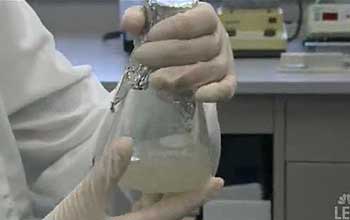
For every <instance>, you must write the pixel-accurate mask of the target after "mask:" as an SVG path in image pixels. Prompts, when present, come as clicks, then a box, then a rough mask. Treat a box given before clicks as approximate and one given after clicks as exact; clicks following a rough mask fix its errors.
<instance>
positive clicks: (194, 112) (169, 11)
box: [98, 0, 220, 193]
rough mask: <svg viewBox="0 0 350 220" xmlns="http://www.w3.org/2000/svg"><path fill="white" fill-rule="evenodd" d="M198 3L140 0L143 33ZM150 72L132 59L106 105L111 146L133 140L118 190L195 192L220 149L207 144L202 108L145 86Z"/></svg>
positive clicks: (182, 97) (190, 100) (192, 0)
mask: <svg viewBox="0 0 350 220" xmlns="http://www.w3.org/2000/svg"><path fill="white" fill-rule="evenodd" d="M197 4H198V2H197V0H145V11H146V17H147V21H146V23H147V24H146V27H147V30H148V29H149V28H151V27H152V26H153V25H154V24H156V23H157V22H159V21H160V20H162V19H164V18H167V17H169V16H172V15H175V14H177V13H179V12H184V11H186V10H188V9H191V8H193V7H196V5H197ZM147 30H146V32H147ZM142 43H143V39H142V38H141V39H140V40H138V41H137V42H135V45H136V48H137V47H138V46H139V45H141V44H142ZM151 72H152V70H151V69H149V68H148V67H146V66H144V65H142V64H139V63H138V62H137V61H136V60H134V59H133V56H131V60H130V64H129V66H128V67H127V69H126V72H125V74H124V76H123V78H122V81H121V82H120V84H119V86H118V87H117V89H116V94H115V97H114V99H113V102H112V105H111V113H110V114H112V117H113V118H114V119H113V128H112V130H111V136H110V141H112V140H113V139H115V138H117V137H122V136H128V137H132V138H133V140H134V148H133V150H134V152H133V156H132V158H131V162H130V165H129V167H128V169H127V171H126V173H125V174H124V176H123V178H122V180H121V185H123V186H126V187H128V188H130V189H133V190H140V191H142V192H144V193H174V192H185V191H191V190H194V189H197V188H198V187H199V186H200V185H201V184H204V183H206V182H207V181H208V179H209V178H210V176H211V175H214V174H215V170H216V167H217V166H218V161H219V154H220V146H213V145H211V144H210V140H209V134H208V127H207V121H206V117H205V114H204V106H203V104H201V103H196V102H195V101H194V100H193V96H192V94H180V93H176V94H175V93H171V94H170V93H168V92H164V91H158V90H155V89H153V88H152V87H149V86H148V77H149V75H150V73H151ZM98 154H100V153H98Z"/></svg>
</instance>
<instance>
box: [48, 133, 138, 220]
mask: <svg viewBox="0 0 350 220" xmlns="http://www.w3.org/2000/svg"><path fill="white" fill-rule="evenodd" d="M130 157H131V139H130V138H121V139H119V140H117V141H114V142H113V143H112V144H111V145H110V146H108V147H106V149H105V151H104V153H103V155H102V157H101V159H100V160H99V161H98V162H97V164H96V166H95V167H94V168H93V169H92V171H91V172H90V174H89V175H88V176H87V177H86V178H85V179H84V180H83V181H82V182H81V183H80V184H79V185H78V186H77V187H76V188H75V189H74V191H73V192H71V193H70V194H69V195H68V196H67V197H66V198H65V199H64V200H63V201H62V202H61V203H60V204H58V206H57V207H56V208H55V209H54V210H53V211H52V212H51V213H50V214H49V215H48V216H47V217H46V218H45V219H46V220H82V219H84V220H96V219H103V218H104V217H105V208H106V201H107V197H108V195H109V192H110V190H111V187H112V186H113V185H115V184H116V182H117V181H118V179H119V178H120V177H121V175H122V174H123V173H124V171H125V170H126V167H127V166H128V164H129V161H130Z"/></svg>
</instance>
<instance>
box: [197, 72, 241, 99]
mask: <svg viewBox="0 0 350 220" xmlns="http://www.w3.org/2000/svg"><path fill="white" fill-rule="evenodd" d="M236 86H237V82H236V76H235V75H234V74H232V73H230V74H228V75H226V76H225V78H224V79H223V80H221V81H220V82H214V83H210V84H208V85H205V86H202V87H200V88H199V89H198V90H197V91H196V93H195V99H196V100H197V101H200V102H208V103H210V102H218V101H226V100H229V99H231V98H232V96H233V94H234V92H235V90H236Z"/></svg>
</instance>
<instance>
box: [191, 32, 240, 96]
mask: <svg viewBox="0 0 350 220" xmlns="http://www.w3.org/2000/svg"><path fill="white" fill-rule="evenodd" d="M224 37H225V38H226V39H225V40H224V42H225V44H226V45H225V47H224V48H225V49H226V57H227V58H228V59H229V63H228V72H227V75H226V76H225V77H224V78H223V79H222V80H221V81H219V82H212V83H210V84H207V85H204V86H202V87H200V88H199V89H198V90H197V91H196V92H195V99H196V100H197V101H200V102H218V101H226V100H229V99H231V98H232V96H233V95H234V93H235V91H236V87H237V76H236V72H235V68H234V62H233V52H232V47H231V44H230V40H229V36H228V34H227V33H225V35H224Z"/></svg>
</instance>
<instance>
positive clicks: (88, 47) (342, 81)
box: [56, 34, 350, 95]
mask: <svg viewBox="0 0 350 220" xmlns="http://www.w3.org/2000/svg"><path fill="white" fill-rule="evenodd" d="M56 42H57V48H58V50H60V51H61V52H62V53H63V54H64V55H66V56H67V58H68V59H69V60H70V61H71V62H72V63H73V64H74V65H83V64H89V65H91V66H92V67H93V69H94V73H95V74H96V76H97V78H98V79H99V80H100V81H101V82H102V83H103V84H105V85H107V86H109V87H111V86H114V85H115V84H116V82H117V81H118V80H119V79H120V77H121V75H122V73H123V69H124V67H125V65H126V64H127V62H128V54H127V53H125V52H124V51H123V48H122V42H121V40H120V39H118V40H111V41H108V42H105V43H103V42H102V41H101V35H100V34H84V35H79V34H74V35H72V34H71V35H65V34H60V35H58V36H57V35H56ZM289 50H290V51H298V50H300V42H298V41H296V42H295V43H293V44H291V45H290V48H289ZM235 63H236V71H237V75H238V90H237V93H238V94H258V95H259V94H350V73H349V74H346V73H321V74H316V73H280V72H279V71H278V69H277V68H278V65H279V59H236V62H235Z"/></svg>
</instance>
